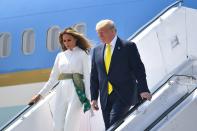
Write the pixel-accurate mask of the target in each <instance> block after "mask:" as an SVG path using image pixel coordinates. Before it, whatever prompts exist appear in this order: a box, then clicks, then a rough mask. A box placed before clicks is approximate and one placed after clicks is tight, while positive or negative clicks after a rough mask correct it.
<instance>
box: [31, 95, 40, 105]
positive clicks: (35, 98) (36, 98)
mask: <svg viewBox="0 0 197 131" xmlns="http://www.w3.org/2000/svg"><path fill="white" fill-rule="evenodd" d="M41 98H42V96H41V95H40V94H38V95H35V96H33V97H32V98H31V100H30V102H29V103H28V104H29V105H33V104H35V103H37V102H38V101H39V100H40V99H41Z"/></svg>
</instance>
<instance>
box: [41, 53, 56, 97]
mask: <svg viewBox="0 0 197 131" xmlns="http://www.w3.org/2000/svg"><path fill="white" fill-rule="evenodd" d="M59 59H60V58H59V54H58V55H57V56H56V59H55V62H54V65H53V68H52V70H51V74H50V77H49V80H48V81H47V82H46V83H45V85H44V87H43V88H42V89H41V90H40V91H39V93H38V94H40V95H41V96H45V95H46V94H47V93H48V92H49V91H50V90H51V89H52V88H53V86H54V85H55V84H56V83H57V82H58V77H59V74H60V71H59V68H58V61H59Z"/></svg>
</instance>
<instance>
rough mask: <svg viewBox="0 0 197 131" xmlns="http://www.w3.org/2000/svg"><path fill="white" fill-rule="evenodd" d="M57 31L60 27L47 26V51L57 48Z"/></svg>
mask: <svg viewBox="0 0 197 131" xmlns="http://www.w3.org/2000/svg"><path fill="white" fill-rule="evenodd" d="M59 32H60V27H59V26H53V27H51V28H49V30H48V32H47V49H48V50H49V51H55V50H57V49H59V47H60V44H59Z"/></svg>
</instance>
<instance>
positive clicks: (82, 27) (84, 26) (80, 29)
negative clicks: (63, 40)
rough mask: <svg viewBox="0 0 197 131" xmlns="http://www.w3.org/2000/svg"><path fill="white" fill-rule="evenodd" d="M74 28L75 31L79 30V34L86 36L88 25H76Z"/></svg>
mask: <svg viewBox="0 0 197 131" xmlns="http://www.w3.org/2000/svg"><path fill="white" fill-rule="evenodd" d="M73 28H74V29H75V30H77V31H78V32H80V33H82V34H84V35H86V24H85V23H79V24H75V25H73Z"/></svg>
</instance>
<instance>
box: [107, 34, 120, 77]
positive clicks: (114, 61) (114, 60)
mask: <svg viewBox="0 0 197 131" xmlns="http://www.w3.org/2000/svg"><path fill="white" fill-rule="evenodd" d="M121 47H122V44H121V41H120V39H119V38H117V41H116V45H115V47H114V51H113V54H112V57H111V63H110V67H109V73H110V71H111V70H112V69H113V66H114V64H117V63H118V59H117V58H118V57H117V56H118V54H119V53H120V50H121ZM109 73H108V74H109Z"/></svg>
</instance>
